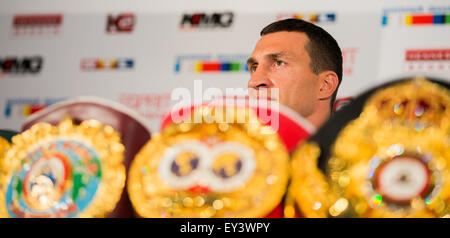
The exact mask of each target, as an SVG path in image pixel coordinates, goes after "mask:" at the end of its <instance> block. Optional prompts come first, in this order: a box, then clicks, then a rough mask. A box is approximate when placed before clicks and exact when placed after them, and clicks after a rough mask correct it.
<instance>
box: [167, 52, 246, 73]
mask: <svg viewBox="0 0 450 238" xmlns="http://www.w3.org/2000/svg"><path fill="white" fill-rule="evenodd" d="M248 57H249V55H247V54H220V55H211V54H204V55H201V54H192V55H179V56H177V57H176V59H175V73H197V74H201V73H239V72H245V73H246V72H248V68H247V59H248Z"/></svg>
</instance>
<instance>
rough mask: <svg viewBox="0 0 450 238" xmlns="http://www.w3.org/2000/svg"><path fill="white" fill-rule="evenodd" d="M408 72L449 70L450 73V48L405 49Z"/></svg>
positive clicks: (405, 65)
mask: <svg viewBox="0 0 450 238" xmlns="http://www.w3.org/2000/svg"><path fill="white" fill-rule="evenodd" d="M403 70H404V71H406V72H424V71H426V72H430V71H431V72H438V73H441V72H448V73H450V48H445V49H407V50H405V63H404V66H403Z"/></svg>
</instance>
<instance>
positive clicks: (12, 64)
mask: <svg viewBox="0 0 450 238" xmlns="http://www.w3.org/2000/svg"><path fill="white" fill-rule="evenodd" d="M43 62H44V59H43V58H42V57H40V56H34V57H23V58H17V57H7V58H0V73H6V74H11V73H13V74H25V73H31V74H36V73H39V72H40V71H41V68H42V64H43Z"/></svg>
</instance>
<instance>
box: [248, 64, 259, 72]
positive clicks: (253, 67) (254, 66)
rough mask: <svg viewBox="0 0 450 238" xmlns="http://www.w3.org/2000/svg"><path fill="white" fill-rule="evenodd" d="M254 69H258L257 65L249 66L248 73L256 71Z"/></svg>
mask: <svg viewBox="0 0 450 238" xmlns="http://www.w3.org/2000/svg"><path fill="white" fill-rule="evenodd" d="M256 67H258V65H251V66H250V69H249V70H250V72H252V73H253V72H255V71H256Z"/></svg>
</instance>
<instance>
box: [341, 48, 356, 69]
mask: <svg viewBox="0 0 450 238" xmlns="http://www.w3.org/2000/svg"><path fill="white" fill-rule="evenodd" d="M341 51H342V74H343V75H345V76H352V75H353V74H354V71H355V61H356V56H357V53H358V48H356V47H350V48H342V49H341Z"/></svg>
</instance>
